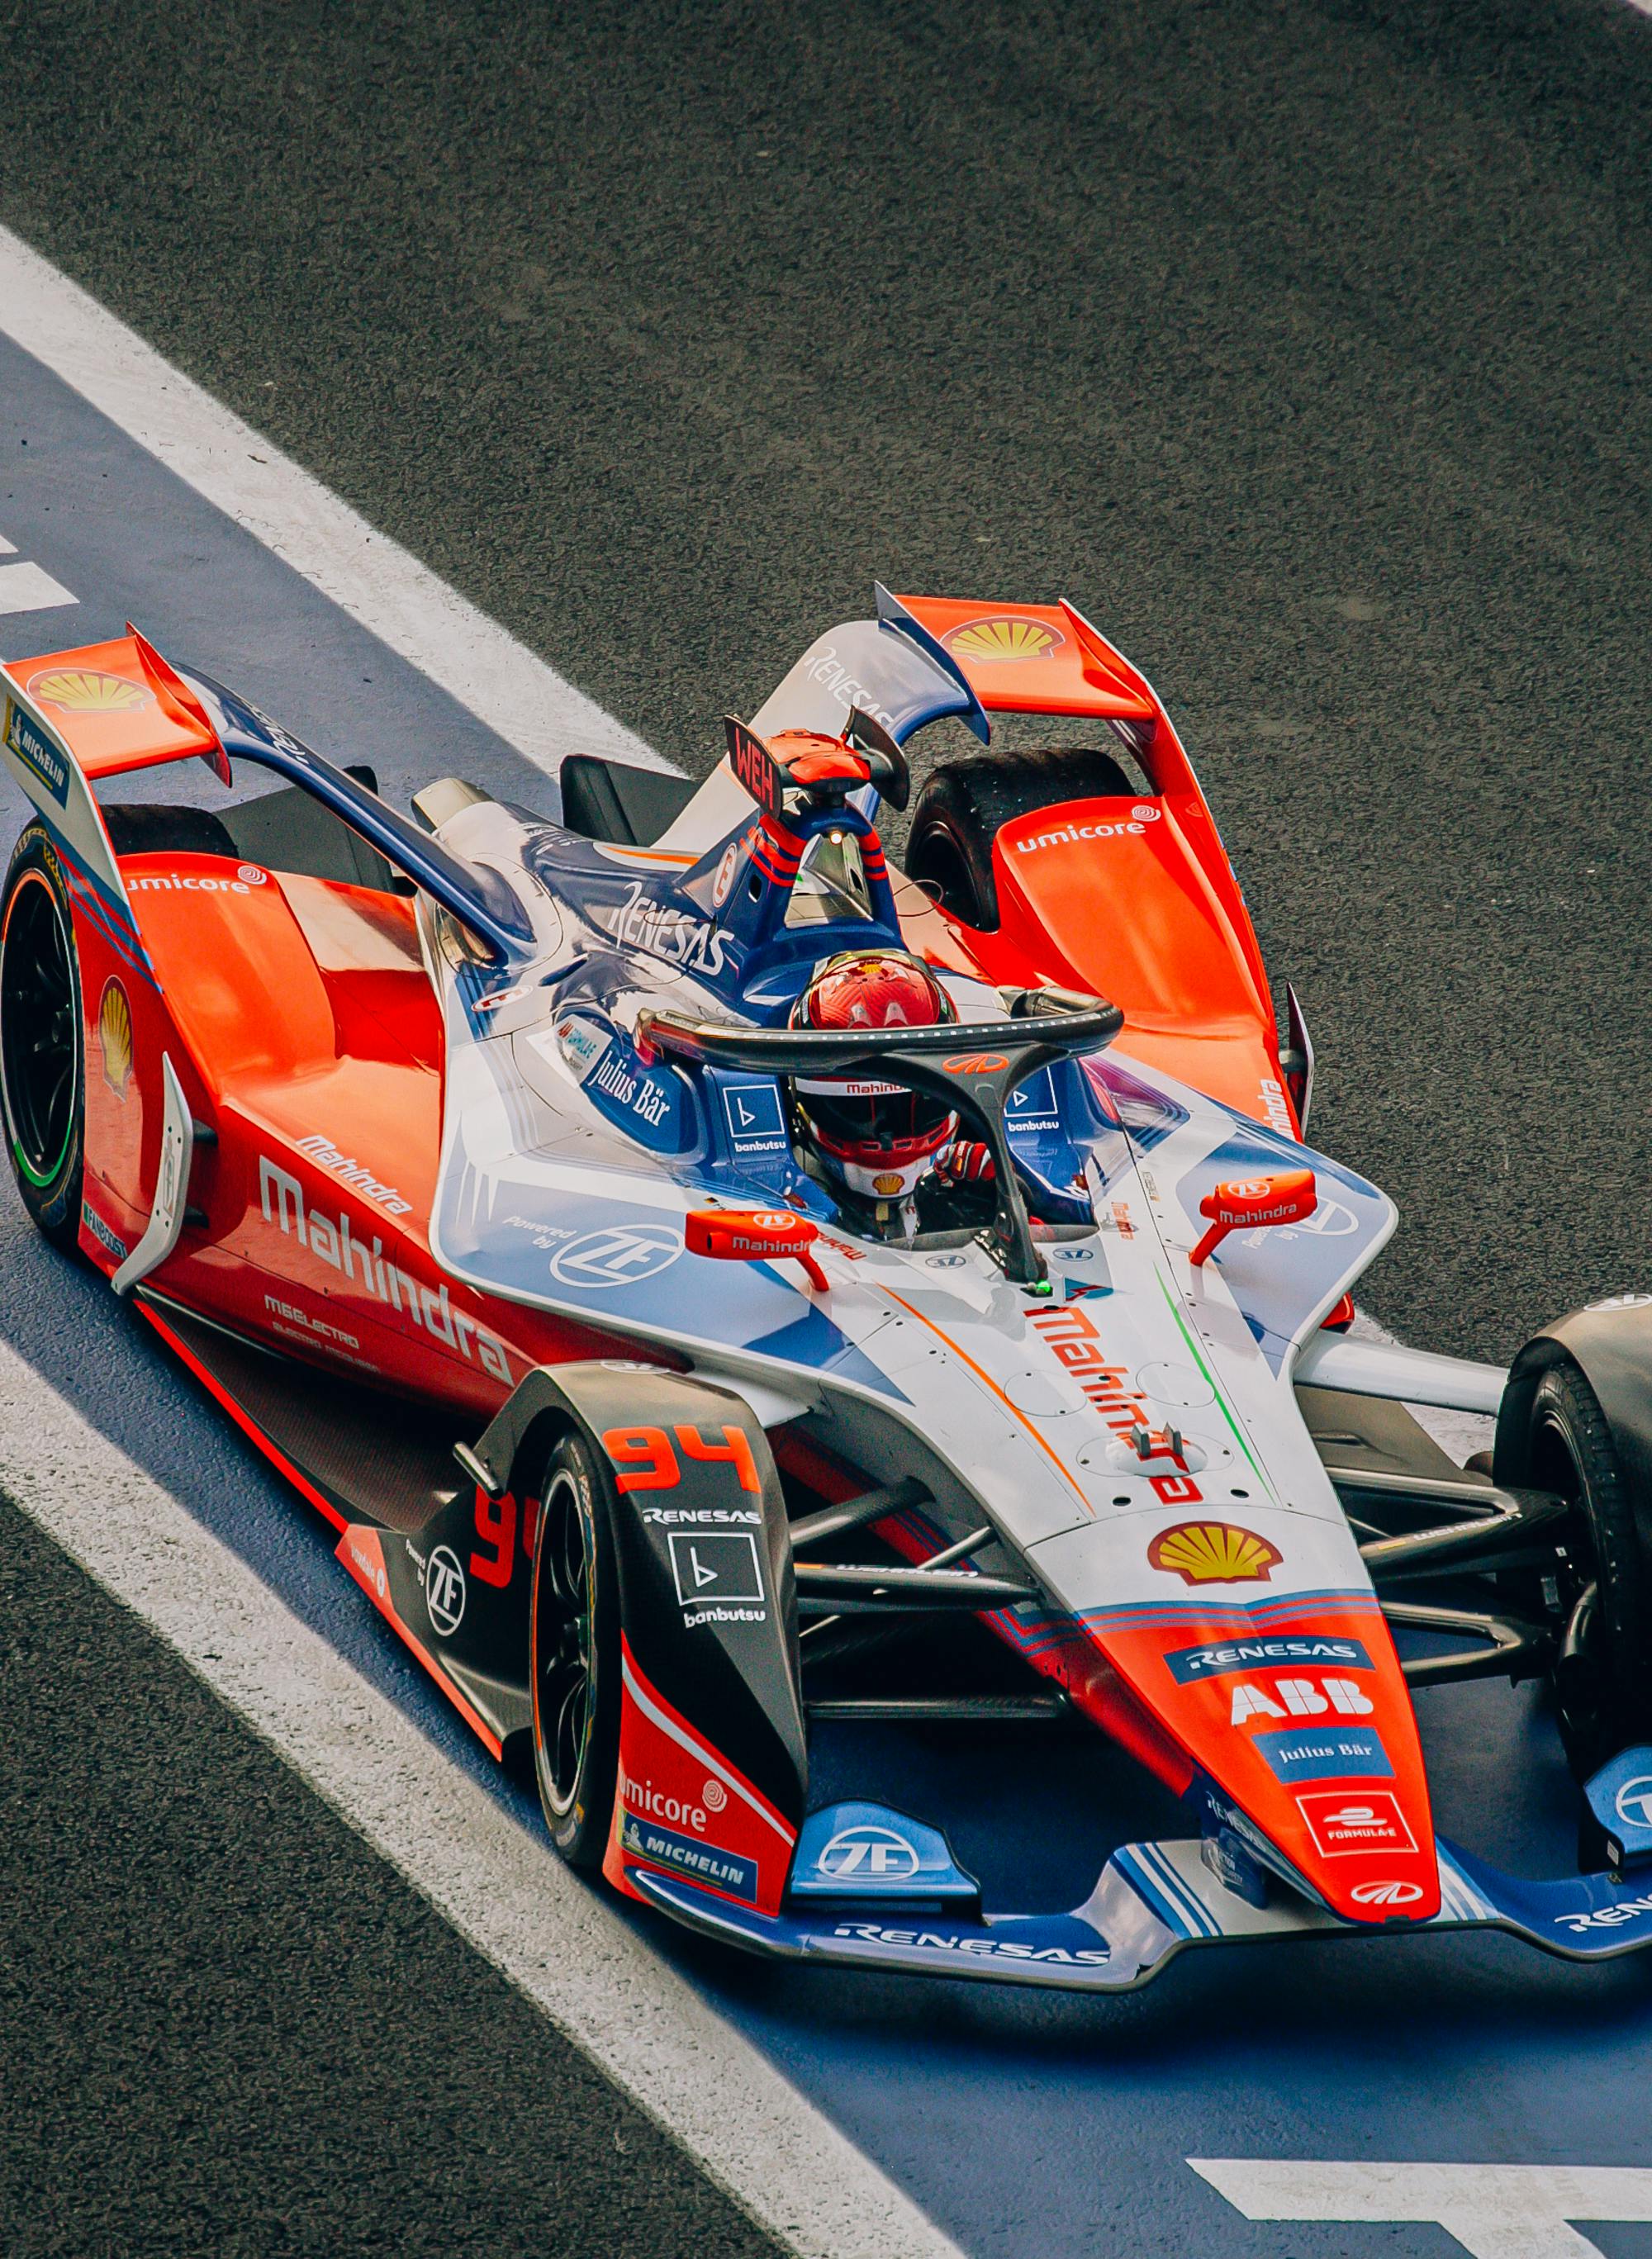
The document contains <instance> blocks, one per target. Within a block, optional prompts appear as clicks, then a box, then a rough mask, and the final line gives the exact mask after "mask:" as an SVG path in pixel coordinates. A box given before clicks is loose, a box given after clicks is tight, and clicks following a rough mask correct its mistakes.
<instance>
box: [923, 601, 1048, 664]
mask: <svg viewBox="0 0 1652 2259" xmlns="http://www.w3.org/2000/svg"><path fill="white" fill-rule="evenodd" d="M1066 640H1067V638H1065V636H1064V635H1063V634H1062V633H1061V631H1060V630H1059V629H1058V628H1051V627H1046V626H1045V625H1044V624H1043V621H1042V620H1024V619H1017V618H1016V617H1015V616H1014V615H1013V614H1012V613H1008V612H1006V613H1004V614H1002V615H1001V616H999V617H997V618H994V619H990V620H966V621H965V624H964V625H963V626H962V627H959V628H954V629H953V630H952V631H951V634H950V635H949V636H946V637H945V638H943V641H944V642H945V645H946V647H947V649H948V650H949V651H950V652H951V653H952V655H953V657H954V658H955V659H979V660H981V661H983V662H984V663H985V664H986V665H987V666H1006V665H1009V664H1018V663H1019V662H1020V661H1021V660H1022V659H1053V658H1054V657H1055V655H1056V653H1057V651H1059V650H1060V648H1061V646H1062V645H1063V644H1064V643H1065V641H1066Z"/></svg>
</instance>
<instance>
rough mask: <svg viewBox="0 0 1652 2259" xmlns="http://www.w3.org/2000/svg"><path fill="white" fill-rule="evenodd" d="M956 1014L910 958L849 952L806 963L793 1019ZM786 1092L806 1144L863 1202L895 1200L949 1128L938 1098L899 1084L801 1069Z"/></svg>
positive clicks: (935, 1020) (847, 1021) (898, 1022)
mask: <svg viewBox="0 0 1652 2259" xmlns="http://www.w3.org/2000/svg"><path fill="white" fill-rule="evenodd" d="M957 1017H958V1013H957V1010H956V1009H955V1008H954V1006H953V1003H952V1000H951V997H950V996H949V995H948V994H947V993H946V991H945V989H944V988H943V987H942V986H941V984H940V982H939V981H938V980H936V977H935V975H934V973H931V972H930V970H929V966H927V965H922V964H920V963H919V961H918V959H917V958H915V957H909V956H908V955H907V953H906V952H905V951H903V950H895V949H877V950H854V951H850V952H849V953H848V954H847V955H845V956H842V957H832V958H827V960H826V961H825V963H824V964H823V965H820V966H816V967H815V976H814V978H813V980H810V982H809V984H808V987H807V988H806V989H805V990H804V991H803V993H802V994H801V996H800V997H799V998H798V1000H797V1003H796V1005H795V1007H794V1009H793V1013H792V1025H793V1026H794V1027H795V1028H933V1027H936V1026H937V1025H938V1024H939V1023H941V1022H943V1021H948V1020H956V1019H957ZM792 1089H793V1094H794V1098H795V1100H796V1104H797V1111H798V1115H799V1117H800V1119H801V1126H802V1131H803V1135H804V1137H805V1139H806V1141H807V1142H808V1144H809V1145H811V1146H812V1147H813V1149H814V1151H815V1153H816V1154H817V1155H818V1156H819V1157H820V1158H821V1159H822V1161H823V1162H825V1164H826V1165H827V1167H828V1169H829V1170H830V1173H831V1174H833V1175H834V1176H837V1177H839V1178H841V1179H842V1180H843V1181H844V1183H845V1184H846V1185H847V1186H848V1187H849V1188H850V1190H851V1192H856V1193H858V1194H860V1195H861V1196H862V1197H863V1199H869V1200H901V1199H904V1198H905V1197H906V1195H907V1194H908V1193H909V1192H910V1191H911V1190H912V1188H913V1187H914V1186H915V1184H916V1183H917V1181H918V1179H919V1178H920V1177H921V1176H922V1174H923V1172H924V1171H925V1170H926V1169H927V1168H928V1167H929V1165H931V1163H932V1161H933V1160H934V1158H935V1156H936V1153H937V1152H938V1151H940V1149H941V1147H942V1146H943V1145H944V1144H946V1142H947V1140H948V1139H949V1138H950V1137H951V1135H952V1133H953V1131H954V1129H956V1128H957V1126H958V1117H957V1115H955V1114H953V1113H952V1112H951V1109H950V1108H948V1106H947V1105H946V1104H945V1102H944V1101H943V1100H941V1099H938V1098H930V1097H929V1096H927V1095H925V1094H922V1093H920V1092H918V1091H915V1090H908V1088H907V1087H906V1086H905V1085H904V1084H903V1083H898V1082H844V1081H842V1080H834V1081H830V1082H828V1081H823V1080H813V1079H808V1078H804V1077H801V1076H800V1077H799V1078H798V1079H797V1080H796V1081H794V1084H793V1086H792Z"/></svg>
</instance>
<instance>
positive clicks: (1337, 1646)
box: [1164, 1632, 1375, 1686]
mask: <svg viewBox="0 0 1652 2259" xmlns="http://www.w3.org/2000/svg"><path fill="white" fill-rule="evenodd" d="M1164 1663H1165V1667H1166V1668H1167V1669H1168V1671H1169V1672H1170V1675H1171V1678H1173V1679H1174V1680H1175V1681H1176V1683H1177V1685H1178V1686H1186V1685H1188V1684H1189V1683H1190V1681H1192V1680H1193V1679H1195V1678H1221V1677H1224V1676H1225V1675H1226V1674H1227V1673H1228V1672H1229V1671H1257V1670H1266V1669H1267V1668H1268V1667H1269V1666H1270V1665H1271V1664H1280V1665H1285V1664H1292V1663H1318V1664H1325V1665H1327V1666H1328V1667H1337V1666H1340V1667H1341V1669H1342V1670H1344V1671H1370V1670H1372V1669H1374V1668H1375V1666H1374V1665H1373V1664H1372V1662H1371V1657H1370V1655H1369V1654H1368V1653H1367V1652H1366V1650H1365V1649H1364V1647H1363V1646H1362V1645H1361V1643H1360V1642H1359V1641H1358V1640H1356V1639H1342V1638H1332V1637H1329V1636H1327V1635H1321V1634H1319V1633H1308V1632H1285V1633H1281V1634H1280V1635H1278V1637H1276V1638H1273V1639H1235V1640H1225V1641H1223V1642H1221V1643H1220V1644H1215V1645H1212V1646H1208V1647H1178V1648H1177V1649H1175V1650H1173V1652H1171V1654H1169V1655H1167V1656H1166V1657H1164Z"/></svg>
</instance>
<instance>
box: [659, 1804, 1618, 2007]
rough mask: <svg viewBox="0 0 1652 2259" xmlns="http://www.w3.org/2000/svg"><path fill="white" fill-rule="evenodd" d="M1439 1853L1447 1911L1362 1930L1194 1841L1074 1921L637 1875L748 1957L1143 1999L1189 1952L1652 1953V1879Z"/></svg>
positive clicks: (1578, 1957)
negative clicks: (1447, 1944) (749, 1897)
mask: <svg viewBox="0 0 1652 2259" xmlns="http://www.w3.org/2000/svg"><path fill="white" fill-rule="evenodd" d="M1438 1848H1439V1854H1440V1880H1441V1885H1442V1906H1441V1909H1440V1912H1439V1913H1437V1914H1436V1915H1435V1916H1434V1918H1433V1919H1432V1920H1431V1921H1426V1922H1409V1921H1406V1920H1405V1919H1404V1917H1403V1915H1399V1916H1397V1917H1396V1918H1395V1919H1394V1920H1393V1921H1392V1922H1385V1923H1383V1924H1382V1925H1381V1926H1380V1927H1367V1926H1365V1925H1364V1924H1362V1925H1361V1926H1360V1927H1359V1928H1352V1927H1350V1926H1349V1924H1347V1923H1345V1922H1342V1921H1338V1920H1337V1919H1336V1918H1335V1915H1333V1914H1330V1913H1326V1912H1325V1911H1324V1910H1323V1909H1322V1908H1320V1907H1317V1906H1310V1905H1308V1904H1307V1903H1306V1902H1305V1901H1303V1900H1300V1899H1290V1900H1288V1901H1287V1900H1286V1899H1285V1898H1284V1897H1283V1895H1281V1896H1280V1897H1279V1898H1278V1899H1276V1900H1275V1901H1274V1902H1273V1903H1271V1904H1270V1905H1268V1906H1250V1905H1249V1904H1247V1903H1246V1901H1245V1900H1244V1899H1240V1898H1237V1897H1235V1895H1234V1893H1233V1892H1230V1891H1228V1889H1226V1888H1225V1887H1224V1885H1222V1884H1221V1882H1219V1881H1218V1880H1217V1878H1216V1877H1215V1876H1214V1874H1213V1873H1212V1872H1211V1871H1210V1870H1209V1869H1208V1868H1207V1866H1206V1865H1205V1863H1204V1859H1203V1856H1202V1853H1201V1848H1200V1844H1199V1843H1198V1842H1195V1841H1176V1842H1157V1843H1127V1844H1125V1845H1124V1846H1123V1847H1122V1849H1119V1850H1117V1851H1115V1852H1114V1854H1113V1856H1112V1857H1111V1858H1110V1859H1109V1860H1108V1861H1107V1865H1106V1867H1105V1868H1104V1869H1103V1870H1102V1872H1101V1877H1100V1881H1099V1882H1098V1883H1097V1885H1096V1887H1095V1889H1094V1890H1093V1892H1092V1893H1091V1895H1090V1897H1089V1898H1088V1899H1086V1902H1085V1904H1084V1905H1083V1906H1079V1907H1077V1908H1076V1909H1075V1910H1074V1911H1073V1912H1072V1913H1067V1914H1013V1913H994V1914H986V1915H983V1916H982V1917H981V1918H980V1919H979V1920H978V1921H960V1920H958V1919H955V1918H954V1917H953V1916H952V1915H951V1914H948V1913H936V1910H935V1908H934V1907H933V1906H930V1907H929V1908H928V1909H927V1910H921V1909H918V1908H914V1909H913V1910H911V1911H908V1912H903V1911H902V1910H901V1909H900V1908H899V1907H897V1906H893V1905H886V1906H881V1907H879V1908H878V1909H876V1910H868V1909H866V1908H865V1907H861V1908H851V1907H848V1906H844V1907H840V1908H838V1909H837V1910H836V1911H828V1910H826V1909H824V1908H822V1909H818V1910H817V1909H815V1908H813V1907H803V1908H796V1907H794V1908H791V1909H788V1910H787V1911H785V1912H782V1913H774V1914H764V1913H757V1912H756V1911H755V1910H754V1909H752V1908H751V1907H750V1906H737V1905H736V1904H734V1903H733V1902H732V1901H731V1900H730V1899H725V1898H722V1897H720V1896H718V1895H717V1894H716V1892H711V1891H708V1890H703V1889H701V1888H700V1887H699V1886H698V1885H695V1884H693V1883H690V1882H687V1881H684V1880H683V1879H681V1878H680V1877H677V1876H667V1875H662V1874H659V1873H656V1872H654V1871H651V1870H649V1869H647V1868H644V1867H629V1868H628V1869H627V1880H628V1881H629V1882H630V1883H631V1884H633V1885H635V1887H636V1889H637V1892H638V1894H639V1896H641V1897H643V1898H644V1899H647V1900H648V1901H649V1902H650V1904H651V1905H653V1906H659V1908H660V1910H661V1911H662V1913H667V1914H670V1915H671V1916H672V1917H673V1919H674V1920H676V1921H680V1922H682V1923H684V1924H685V1925H686V1926H687V1928H691V1929H694V1930H698V1931H700V1932H701V1934H702V1935H707V1936H710V1937H716V1938H720V1939H721V1940H722V1941H723V1942H724V1943H725V1944H728V1945H736V1946H741V1947H744V1949H746V1950H747V1951H748V1952H751V1953H759V1954H766V1955H771V1956H776V1957H778V1958H780V1959H783V1960H792V1961H818V1962H823V1963H835V1964H837V1965H840V1966H847V1967H851V1968H859V1969H885V1970H889V1969H894V1970H901V1971H903V1972H905V1973H907V1974H910V1975H915V1976H924V1977H965V1978H974V1979H977V1980H986V1981H988V1982H992V1983H997V1984H1009V1985H1043V1986H1045V1987H1048V1988H1050V1989H1052V1990H1059V1991H1064V1992H1129V1991H1131V1990H1133V1989H1134V1988H1135V1987H1136V1986H1138V1985H1144V1984H1145V1983H1146V1982H1147V1981H1148V1979H1149V1978H1152V1977H1156V1976H1157V1974H1158V1973H1159V1971H1160V1970H1162V1969H1163V1968H1164V1967H1165V1966H1166V1964H1167V1963H1169V1962H1170V1961H1171V1960H1172V1959H1173V1958H1174V1957H1175V1956H1176V1955H1177V1954H1178V1953H1180V1952H1181V1951H1183V1950H1184V1949H1185V1948H1186V1947H1188V1946H1190V1945H1221V1944H1250V1943H1256V1942H1271V1941H1278V1940H1282V1939H1286V1938H1299V1937H1319V1938H1323V1937H1328V1936H1332V1935H1340V1936H1342V1937H1392V1936H1394V1935H1399V1934H1401V1933H1404V1934H1406V1935H1419V1934H1421V1933H1423V1932H1428V1931H1434V1930H1442V1929H1505V1930H1507V1931H1509V1932H1510V1933H1511V1934H1512V1935H1514V1936H1516V1937H1520V1938H1524V1939H1525V1940H1526V1942H1527V1944H1530V1945H1535V1946H1539V1947H1541V1948H1542V1949H1543V1951H1544V1952H1546V1953H1553V1954H1558V1955H1559V1956H1562V1957H1563V1959H1565V1960H1569V1961H1601V1960H1606V1959H1608V1958H1610V1957H1612V1956H1615V1955H1618V1954H1621V1953H1628V1952H1633V1951H1634V1950H1635V1949H1637V1948H1639V1947H1641V1946H1644V1945H1652V1875H1649V1876H1648V1877H1646V1878H1642V1883H1641V1886H1640V1887H1638V1888H1637V1887H1636V1885H1635V1884H1634V1881H1633V1880H1631V1882H1630V1883H1629V1884H1628V1885H1624V1884H1623V1883H1620V1882H1619V1881H1616V1880H1614V1879H1613V1877H1611V1876H1610V1875H1605V1874H1601V1875H1578V1876H1574V1877H1570V1878H1564V1879H1562V1880H1560V1881H1555V1882H1524V1881H1520V1880H1519V1879H1517V1878H1514V1877H1513V1876H1510V1875H1504V1874H1500V1873H1499V1871H1497V1869H1495V1868H1494V1867H1490V1866H1487V1865H1486V1864H1485V1863H1484V1861H1482V1860H1479V1859H1476V1858H1475V1857H1474V1856H1472V1855H1471V1854H1470V1853H1469V1852H1466V1851H1463V1850H1459V1849H1456V1847H1455V1846H1454V1845H1450V1844H1448V1843H1445V1842H1441V1843H1440V1845H1439V1847H1438Z"/></svg>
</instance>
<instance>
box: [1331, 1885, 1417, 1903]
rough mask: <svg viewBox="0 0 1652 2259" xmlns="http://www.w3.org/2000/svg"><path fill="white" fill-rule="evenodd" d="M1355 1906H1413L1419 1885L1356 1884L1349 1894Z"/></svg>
mask: <svg viewBox="0 0 1652 2259" xmlns="http://www.w3.org/2000/svg"><path fill="white" fill-rule="evenodd" d="M1348 1895H1349V1898H1351V1899H1353V1901H1354V1904H1355V1905H1356V1906H1415V1905H1416V1903H1417V1900H1418V1899H1420V1898H1421V1896H1422V1885H1421V1883H1356V1884H1355V1885H1354V1887H1353V1889H1352V1890H1351V1891H1349V1894H1348Z"/></svg>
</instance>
